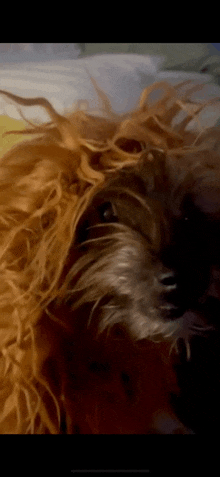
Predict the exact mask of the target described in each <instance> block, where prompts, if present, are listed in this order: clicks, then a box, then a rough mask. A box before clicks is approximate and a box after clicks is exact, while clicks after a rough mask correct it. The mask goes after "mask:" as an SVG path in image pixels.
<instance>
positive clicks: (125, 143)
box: [116, 137, 146, 154]
mask: <svg viewBox="0 0 220 477" xmlns="http://www.w3.org/2000/svg"><path fill="white" fill-rule="evenodd" d="M116 146H118V147H119V148H120V149H122V151H125V152H128V153H131V154H138V153H139V152H141V151H143V150H144V149H145V148H146V145H145V143H144V142H143V141H136V139H127V138H125V137H121V138H119V139H118V140H117V141H116Z"/></svg>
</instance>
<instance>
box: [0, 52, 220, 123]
mask: <svg viewBox="0 0 220 477" xmlns="http://www.w3.org/2000/svg"><path fill="white" fill-rule="evenodd" d="M164 59H165V58H164V57H161V56H151V55H136V54H101V55H95V56H89V57H84V58H77V59H72V60H53V61H42V62H25V63H11V64H10V63H8V64H7V65H5V67H4V69H3V68H2V69H1V70H0V89H3V90H7V91H9V92H11V93H14V94H17V95H20V96H24V97H38V96H41V97H42V96H44V97H46V98H47V99H48V100H49V101H50V102H51V103H52V104H53V106H54V107H55V108H56V110H57V111H58V112H60V113H64V111H65V110H66V109H72V108H73V107H74V105H75V103H76V102H77V101H78V100H82V101H88V102H89V106H90V111H91V112H92V111H93V112H94V113H101V111H100V108H101V103H100V100H99V98H98V95H97V92H96V90H95V88H94V86H93V83H92V81H91V77H90V75H91V76H92V77H93V78H94V79H95V80H96V82H97V84H98V85H99V87H100V88H101V89H102V90H103V91H104V92H105V93H106V94H107V96H108V98H109V100H110V102H111V105H112V108H113V109H114V111H115V112H117V113H123V112H127V111H129V110H130V109H133V108H134V107H135V106H137V104H138V100H139V97H140V94H141V92H142V90H143V88H145V87H146V86H148V85H150V84H151V83H154V82H155V81H162V80H166V81H168V82H170V83H171V84H176V83H178V82H182V81H185V80H187V79H192V80H196V81H198V82H202V83H211V81H212V76H211V75H207V74H200V73H191V72H183V71H179V72H175V71H160V68H161V66H162V64H163V62H164ZM212 96H220V87H219V86H217V85H214V84H206V85H205V86H204V87H203V89H202V91H201V92H199V93H197V94H196V95H194V97H196V98H197V99H198V100H199V99H200V100H201V99H204V98H209V97H212ZM217 109H218V108H217ZM22 111H23V114H24V115H25V117H26V118H27V119H30V120H34V121H45V120H48V115H47V114H46V113H45V112H44V111H43V110H42V108H39V107H29V108H22ZM213 111H214V110H213V108H212V111H211V112H210V114H209V115H208V116H207V115H206V116H205V119H204V121H205V122H207V120H208V121H209V124H208V125H209V126H210V127H211V126H212V125H214V124H215V123H216V121H217V119H218V118H219V117H220V111H219V110H218V111H217V112H216V111H215V114H214V116H213ZM0 114H7V115H8V116H10V117H12V118H15V119H20V114H19V110H18V107H17V106H16V105H15V104H14V103H13V102H12V101H11V100H10V101H9V100H8V99H7V100H6V98H5V97H3V96H2V95H0ZM191 126H192V125H191ZM194 126H195V125H194ZM194 126H193V127H194ZM189 127H190V126H189Z"/></svg>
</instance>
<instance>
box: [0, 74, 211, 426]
mask: <svg viewBox="0 0 220 477" xmlns="http://www.w3.org/2000/svg"><path fill="white" fill-rule="evenodd" d="M184 87H185V84H183V85H179V86H178V87H176V88H173V87H171V86H169V85H167V84H166V83H165V84H164V83H162V84H156V85H153V86H151V87H149V88H147V89H146V90H144V91H143V93H142V96H141V99H140V104H139V107H138V108H137V110H135V111H133V112H131V113H129V114H127V115H125V116H115V115H114V114H113V112H111V111H110V107H109V103H108V101H107V100H106V98H105V103H104V105H105V109H106V111H107V113H108V117H107V118H101V117H97V116H93V115H90V114H89V113H85V112H83V111H80V110H77V111H75V112H74V113H72V114H70V115H67V116H65V117H64V116H61V115H59V114H57V113H56V112H55V111H54V109H53V108H52V106H51V105H50V103H49V102H48V101H47V100H45V99H44V98H37V99H24V98H19V97H16V96H14V95H12V94H10V93H7V92H4V91H1V93H2V94H4V95H5V96H6V97H8V98H9V99H11V100H14V101H16V103H17V104H20V105H23V106H31V105H38V106H42V107H43V108H45V109H46V110H47V112H48V114H49V116H50V117H51V122H49V123H47V124H43V125H30V128H27V129H26V130H25V131H23V133H25V134H29V135H30V138H29V139H27V140H26V142H23V143H22V144H19V145H17V146H15V147H14V148H12V149H11V150H10V151H9V152H8V153H6V154H5V155H4V156H3V157H2V158H1V162H0V181H1V183H0V223H1V225H0V227H1V229H0V230H1V232H0V273H1V280H0V307H1V314H0V345H1V361H0V365H1V368H0V369H1V382H2V384H1V386H2V389H1V409H0V429H1V432H2V433H8V432H10V433H15V432H17V433H45V432H46V433H48V432H49V433H59V432H62V429H64V428H65V430H64V432H68V433H70V432H77V430H78V429H79V428H80V432H85V433H86V432H93V433H94V432H99V433H101V432H103V433H112V432H121V433H135V432H136V433H137V432H141V433H142V432H143V433H149V432H151V429H152V426H154V421H155V416H156V415H157V412H158V410H159V409H163V410H165V412H166V413H167V414H168V415H170V416H172V417H173V413H172V409H171V407H170V404H169V392H170V391H173V389H176V383H175V376H174V374H173V371H172V363H171V362H170V360H169V358H168V356H169V350H170V346H171V347H172V346H174V345H175V344H176V343H177V341H178V339H179V338H181V337H182V338H184V340H185V341H186V343H187V344H188V342H189V336H190V334H191V333H193V332H196V333H200V332H202V330H203V329H204V328H205V327H206V328H207V326H208V324H209V323H208V317H209V312H205V310H207V306H208V305H207V303H209V301H208V300H209V295H213V293H212V292H210V290H211V289H212V288H213V286H214V288H216V282H218V280H215V278H214V277H215V273H216V269H217V270H218V265H219V252H218V236H219V235H218V234H219V227H218V223H219V213H220V211H219V202H220V201H219V198H220V197H219V192H220V188H219V183H220V182H219V173H220V162H219V153H218V150H217V151H215V150H214V149H216V148H217V143H218V140H217V139H216V138H218V130H216V129H213V130H211V131H208V132H207V133H204V132H203V131H202V130H201V132H200V135H199V136H198V137H197V136H195V135H193V134H192V133H187V132H186V131H185V129H186V126H187V124H188V122H189V121H190V120H191V119H192V118H195V119H197V117H198V114H199V112H200V111H201V110H202V109H203V108H204V107H205V104H202V105H196V107H195V105H192V104H190V102H189V101H188V97H189V95H190V94H192V92H193V91H194V89H199V87H198V85H197V86H193V87H191V88H189V89H187V90H186V91H184ZM157 89H158V90H159V89H162V90H164V95H163V96H162V98H161V99H157V100H154V101H153V100H152V99H151V97H150V95H151V93H154V91H155V90H157ZM99 93H100V95H101V97H102V99H103V95H102V93H101V92H100V91H99ZM182 110H183V111H185V118H184V119H183V120H182V121H181V123H178V122H175V121H174V120H175V118H176V117H177V114H178V113H179V111H182ZM207 134H208V135H207ZM213 191H214V192H213ZM213 237H215V240H216V242H215V243H216V245H215V246H214V247H213V246H211V247H210V243H213ZM213 282H214V285H213ZM204 303H205V305H204ZM100 336H101V338H100ZM136 340H137V343H135V341H136ZM157 341H159V342H161V344H160V343H157V344H156V343H155V342H157ZM143 343H144V346H143ZM113 350H115V351H116V353H115V357H114V353H113ZM129 350H130V352H129ZM149 350H151V352H150V353H149ZM100 356H102V359H101V361H100ZM116 357H117V359H116ZM131 357H132V359H131ZM109 363H111V365H109ZM124 363H127V365H126V366H125V364H124ZM128 363H129V365H128ZM144 363H145V365H144ZM164 363H166V365H165V366H164ZM147 364H148V365H149V368H150V369H151V372H150V373H148V372H146V370H147V369H148V366H147ZM126 367H127V368H128V369H127V371H126V370H125V368H126ZM136 370H139V371H136ZM152 370H153V371H154V372H153V371H152ZM163 370H164V371H163ZM131 376H133V377H132V378H131ZM117 377H119V381H120V385H119V387H118V386H117V392H118V389H119V388H120V387H121V389H122V395H121V398H120V399H119V398H118V397H117V398H115V397H114V396H113V395H114V392H113V391H112V390H113V389H114V380H115V379H116V381H117V379H118V378H117ZM106 382H108V383H110V384H109V385H108V386H109V388H110V389H111V393H110V396H109V390H108V391H106V386H105V383H106ZM130 382H131V383H132V385H131V384H130ZM135 383H136V384H135ZM138 383H143V384H142V389H139V390H136V391H134V389H136V388H138V386H140V385H139V384H138ZM171 383H172V384H171ZM103 386H104V387H103ZM108 386H107V387H108ZM129 386H130V388H129ZM103 389H105V390H104V391H103ZM129 389H130V390H129ZM88 393H90V395H91V396H90V397H91V399H90V400H89V401H88ZM134 394H135V399H134V401H132V399H133V398H131V395H133V396H134ZM140 400H142V405H141V404H140ZM144 402H145V403H146V402H147V403H148V406H144ZM103 403H104V404H103ZM109 403H110V404H109ZM109 406H110V408H109ZM102 408H103V409H104V410H103V409H102ZM97 409H98V411H97ZM100 409H101V410H100ZM109 409H110V410H109ZM130 409H132V412H133V414H134V422H132V419H130V414H131V411H130ZM143 409H147V411H145V412H144V415H143ZM95 410H96V411H97V412H98V417H97V422H98V424H97V422H96V424H94V413H95ZM111 413H113V415H114V416H115V418H114V419H115V422H113V424H110V421H111V422H112V421H114V419H113V418H111V417H109V420H108V423H107V424H106V426H105V425H103V424H102V422H103V420H104V421H105V416H107V415H110V416H111ZM76 414H77V415H78V417H76ZM79 415H80V416H81V417H80V418H79ZM82 416H84V423H83V424H82V423H79V421H80V419H82ZM85 416H86V419H85ZM88 416H89V417H88ZM91 416H92V417H91ZM118 416H120V419H121V421H120V422H118ZM63 419H64V421H63ZM77 419H78V420H77ZM91 421H93V424H91ZM62 422H65V426H63V427H62ZM85 422H87V424H86V425H85ZM100 422H101V424H100ZM137 422H138V423H139V424H137ZM88 423H90V424H88ZM87 425H88V426H89V429H90V431H88V426H87ZM86 426H87V427H86ZM180 427H181V426H180Z"/></svg>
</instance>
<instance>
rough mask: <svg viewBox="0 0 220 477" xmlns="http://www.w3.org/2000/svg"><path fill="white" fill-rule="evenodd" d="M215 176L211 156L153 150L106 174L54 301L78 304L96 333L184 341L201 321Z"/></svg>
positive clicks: (214, 217) (211, 246)
mask: <svg viewBox="0 0 220 477" xmlns="http://www.w3.org/2000/svg"><path fill="white" fill-rule="evenodd" d="M219 173H220V167H219V156H218V154H217V153H215V152H210V151H202V152H199V153H194V154H188V155H186V156H185V157H184V159H178V158H176V157H169V156H167V157H166V155H165V154H164V153H162V152H161V151H160V150H152V151H149V152H148V153H144V154H143V156H142V158H141V160H140V161H139V163H138V165H135V166H131V167H126V168H123V169H122V170H120V171H119V172H117V173H116V174H114V175H113V177H112V178H111V179H109V181H108V182H107V183H106V184H105V186H104V187H103V188H102V189H101V190H100V191H99V192H98V193H97V194H95V196H94V197H93V198H92V200H91V202H90V204H89V205H88V208H87V210H86V211H85V213H84V214H83V216H82V217H81V220H80V221H79V224H78V227H77V230H76V237H75V241H74V243H73V244H72V247H71V249H70V253H69V257H68V260H67V263H66V267H65V278H64V283H63V285H62V287H61V296H60V303H65V304H68V306H69V307H70V309H72V310H73V316H74V319H75V315H76V314H80V313H81V314H83V310H84V308H85V307H86V314H87V316H88V319H89V322H91V321H92V320H93V321H96V322H97V323H98V328H99V330H103V329H105V328H106V327H112V326H113V325H121V326H122V327H125V328H127V329H128V330H129V332H130V333H131V335H132V336H133V338H134V339H144V338H153V339H155V338H157V339H158V338H161V337H162V338H165V337H169V336H172V338H173V337H174V338H176V337H181V336H182V337H184V334H185V337H187V338H188V337H189V335H190V333H191V332H192V331H193V327H194V329H196V326H195V325H196V324H197V321H198V324H199V323H200V326H202V320H199V318H201V315H202V313H203V310H205V308H204V303H206V295H207V291H208V290H209V287H210V278H211V271H212V267H213V266H214V265H217V263H218V259H219V257H218V245H217V244H218V238H217V237H218V234H219V231H218V214H219V211H220V209H219V199H220V188H219V177H220V176H219ZM62 279H63V278H62ZM88 304H90V310H89V311H88ZM198 329H199V326H198V328H197V331H198Z"/></svg>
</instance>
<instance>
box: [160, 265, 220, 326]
mask: <svg viewBox="0 0 220 477" xmlns="http://www.w3.org/2000/svg"><path fill="white" fill-rule="evenodd" d="M167 298H168V301H166V296H163V297H162V301H161V304H160V310H161V312H162V315H163V318H164V319H165V320H171V321H173V320H176V319H178V318H181V317H182V316H184V315H185V314H187V313H188V314H189V313H190V314H191V315H194V316H196V317H197V318H199V317H202V321H204V320H205V322H206V323H210V324H213V325H216V324H218V322H219V317H220V269H219V268H218V269H217V268H215V267H213V268H212V270H211V274H210V282H209V285H208V288H207V289H206V291H205V293H204V294H203V295H200V296H193V295H192V296H191V297H190V296H187V297H185V298H184V295H183V294H182V295H181V294H180V293H178V292H174V293H173V294H172V293H171V294H169V296H167Z"/></svg>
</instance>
